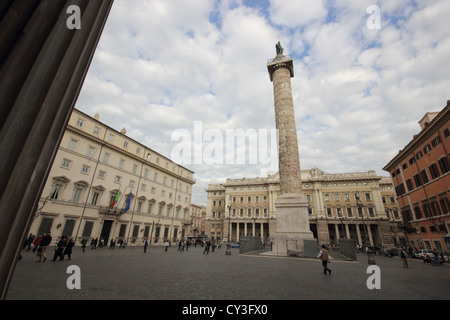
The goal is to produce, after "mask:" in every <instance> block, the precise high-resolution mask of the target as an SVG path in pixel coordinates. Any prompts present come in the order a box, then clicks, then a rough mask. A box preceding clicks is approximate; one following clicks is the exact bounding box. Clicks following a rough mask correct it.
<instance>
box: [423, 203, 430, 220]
mask: <svg viewBox="0 0 450 320" xmlns="http://www.w3.org/2000/svg"><path fill="white" fill-rule="evenodd" d="M422 208H423V213H424V215H425V218H431V210H430V205H429V203H428V200H425V201H422Z"/></svg>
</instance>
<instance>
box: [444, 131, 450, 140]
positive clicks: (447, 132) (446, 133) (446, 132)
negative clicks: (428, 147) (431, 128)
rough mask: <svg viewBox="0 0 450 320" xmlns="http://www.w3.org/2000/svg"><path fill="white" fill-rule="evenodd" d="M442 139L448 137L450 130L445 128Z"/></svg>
mask: <svg viewBox="0 0 450 320" xmlns="http://www.w3.org/2000/svg"><path fill="white" fill-rule="evenodd" d="M444 137H445V138H446V139H447V138H448V137H450V129H449V128H445V130H444Z"/></svg>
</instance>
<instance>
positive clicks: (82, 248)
mask: <svg viewBox="0 0 450 320" xmlns="http://www.w3.org/2000/svg"><path fill="white" fill-rule="evenodd" d="M86 242H87V239H83V240H81V250H83V252H86V251H85V249H86Z"/></svg>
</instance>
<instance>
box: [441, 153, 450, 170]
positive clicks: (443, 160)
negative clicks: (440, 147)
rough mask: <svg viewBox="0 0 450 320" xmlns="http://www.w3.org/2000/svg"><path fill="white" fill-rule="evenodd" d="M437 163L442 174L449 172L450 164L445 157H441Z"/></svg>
mask: <svg viewBox="0 0 450 320" xmlns="http://www.w3.org/2000/svg"><path fill="white" fill-rule="evenodd" d="M438 162H439V167H440V168H441V172H442V174H444V173H447V172H449V171H450V163H449V161H448V158H447V157H446V156H443V157H442V158H440V159H439V161H438Z"/></svg>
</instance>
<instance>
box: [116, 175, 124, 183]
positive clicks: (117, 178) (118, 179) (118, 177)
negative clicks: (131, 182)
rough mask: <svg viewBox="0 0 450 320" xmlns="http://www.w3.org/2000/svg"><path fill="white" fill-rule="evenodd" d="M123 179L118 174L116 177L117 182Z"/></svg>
mask: <svg viewBox="0 0 450 320" xmlns="http://www.w3.org/2000/svg"><path fill="white" fill-rule="evenodd" d="M121 180H122V177H120V176H116V177H115V178H114V182H116V183H120V181H121Z"/></svg>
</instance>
